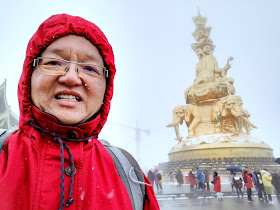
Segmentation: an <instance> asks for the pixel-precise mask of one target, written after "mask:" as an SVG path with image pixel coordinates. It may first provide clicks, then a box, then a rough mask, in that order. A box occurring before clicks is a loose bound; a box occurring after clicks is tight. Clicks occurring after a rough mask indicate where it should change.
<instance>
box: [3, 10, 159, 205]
mask: <svg viewBox="0 0 280 210" xmlns="http://www.w3.org/2000/svg"><path fill="white" fill-rule="evenodd" d="M68 34H75V35H80V36H84V37H86V38H87V39H88V40H89V41H91V42H92V43H93V44H94V45H95V46H96V47H97V48H98V50H99V53H100V55H101V56H102V58H103V61H104V63H105V66H106V68H107V69H109V77H108V78H107V80H106V91H105V96H104V101H103V105H102V108H101V111H100V113H99V115H97V117H95V119H93V120H91V121H89V122H85V123H82V124H78V125H76V126H65V125H62V124H60V122H59V121H58V120H57V119H56V118H55V117H54V116H52V115H50V114H48V113H45V112H43V111H41V110H39V109H38V108H37V107H35V106H34V105H33V104H32V102H31V75H32V62H33V60H34V58H36V57H37V56H39V54H40V53H41V52H42V51H43V50H44V49H45V48H46V47H47V46H49V45H50V44H51V43H52V42H53V41H54V40H56V39H58V38H60V37H63V36H66V35H68ZM115 72H116V69H115V65H114V55H113V51H112V48H111V46H110V44H109V43H108V41H107V39H106V37H105V35H104V34H103V33H102V31H101V30H100V29H99V28H98V27H97V26H96V25H95V24H93V23H91V22H89V21H87V20H85V19H83V18H80V17H74V16H70V15H67V14H61V15H54V16H51V17H50V18H49V19H47V20H46V21H44V22H43V23H42V24H41V25H40V27H39V28H38V30H37V32H36V33H35V34H34V35H33V37H32V38H31V40H30V41H29V43H28V47H27V51H26V58H25V61H24V66H23V71H22V75H21V78H20V81H19V85H18V100H19V105H20V119H19V130H17V131H15V132H14V133H13V134H12V135H10V136H9V137H8V139H7V141H6V143H5V145H4V148H3V151H2V152H1V153H0V195H1V196H0V209H58V208H59V206H60V194H61V187H60V184H61V177H60V176H61V169H60V166H61V153H60V147H59V144H58V142H57V141H55V140H54V136H52V135H49V134H47V133H45V132H42V131H40V130H38V129H35V128H34V126H31V125H30V122H33V123H34V124H36V125H38V126H40V127H41V128H43V129H46V130H48V131H49V132H52V133H55V134H58V135H60V136H61V137H62V138H66V137H67V134H69V132H72V133H73V132H75V134H76V138H77V139H83V138H86V137H89V136H93V135H96V137H94V138H91V139H90V140H88V141H83V142H69V141H64V143H66V144H67V145H68V147H69V148H70V149H71V151H72V155H73V159H74V165H75V167H76V169H77V172H76V174H75V176H74V185H73V194H72V197H73V199H74V201H73V203H72V204H71V205H70V206H68V207H67V209H69V210H71V209H110V210H112V209H114V210H115V209H132V204H131V201H130V198H129V195H128V193H127V191H126V188H125V185H124V184H123V182H122V180H121V179H120V177H119V175H118V173H117V171H116V167H115V165H114V162H113V159H112V157H111V156H110V154H109V153H108V152H107V150H106V149H105V148H104V146H103V145H102V144H101V143H100V142H99V141H98V140H97V137H98V134H99V132H100V131H101V129H102V127H103V126H104V124H105V122H106V120H107V116H108V113H109V110H110V101H111V99H112V96H113V79H114V75H115ZM64 158H65V160H64V167H65V168H66V167H67V166H69V165H70V157H69V153H68V152H67V150H66V149H65V148H64ZM145 181H146V183H149V181H148V180H147V179H146V177H145ZM69 189H70V177H69V176H66V175H65V176H64V193H63V195H64V199H65V203H66V201H67V199H68V198H69V194H70V193H69ZM144 209H146V210H147V209H159V206H158V204H157V201H156V198H155V195H154V192H153V189H152V187H151V186H147V185H146V197H145V203H144Z"/></svg>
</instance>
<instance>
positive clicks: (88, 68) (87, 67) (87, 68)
mask: <svg viewBox="0 0 280 210" xmlns="http://www.w3.org/2000/svg"><path fill="white" fill-rule="evenodd" d="M83 70H85V71H88V72H91V73H97V74H99V73H98V70H97V68H96V67H94V66H83Z"/></svg>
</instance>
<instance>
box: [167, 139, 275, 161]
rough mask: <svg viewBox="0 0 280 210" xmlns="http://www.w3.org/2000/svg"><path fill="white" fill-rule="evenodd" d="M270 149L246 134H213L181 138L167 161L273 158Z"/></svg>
mask: <svg viewBox="0 0 280 210" xmlns="http://www.w3.org/2000/svg"><path fill="white" fill-rule="evenodd" d="M272 151H273V150H272V149H271V148H270V147H269V146H268V145H267V144H264V143H263V142H262V141H260V140H258V139H256V138H253V137H251V136H249V135H246V134H239V135H233V134H215V135H205V136H199V137H195V138H190V139H187V140H182V141H181V142H179V143H178V144H177V145H175V146H174V147H173V148H172V149H171V150H170V152H169V161H182V160H194V159H206V158H207V159H211V161H212V159H214V158H215V159H216V160H217V159H218V158H221V159H222V160H223V159H224V158H241V157H252V158H262V157H264V158H273V153H272Z"/></svg>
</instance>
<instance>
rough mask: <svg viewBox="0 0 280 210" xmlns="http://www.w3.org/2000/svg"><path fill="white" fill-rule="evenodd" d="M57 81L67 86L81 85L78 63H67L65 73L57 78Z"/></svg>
mask: <svg viewBox="0 0 280 210" xmlns="http://www.w3.org/2000/svg"><path fill="white" fill-rule="evenodd" d="M58 82H60V83H63V84H65V85H67V86H76V85H81V84H82V80H81V78H80V75H79V70H78V64H74V63H69V65H68V66H67V67H66V69H65V74H64V75H62V76H60V77H59V78H58Z"/></svg>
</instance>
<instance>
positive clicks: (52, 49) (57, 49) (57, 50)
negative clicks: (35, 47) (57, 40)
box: [43, 48, 65, 55]
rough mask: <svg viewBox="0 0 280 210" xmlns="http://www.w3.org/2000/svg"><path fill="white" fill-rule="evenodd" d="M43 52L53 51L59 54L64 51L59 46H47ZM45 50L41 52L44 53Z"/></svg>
mask: <svg viewBox="0 0 280 210" xmlns="http://www.w3.org/2000/svg"><path fill="white" fill-rule="evenodd" d="M45 52H47V53H54V54H58V55H59V54H63V53H64V52H65V51H64V50H63V49H61V48H49V49H48V48H47V49H46V51H45ZM45 52H43V53H45Z"/></svg>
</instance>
